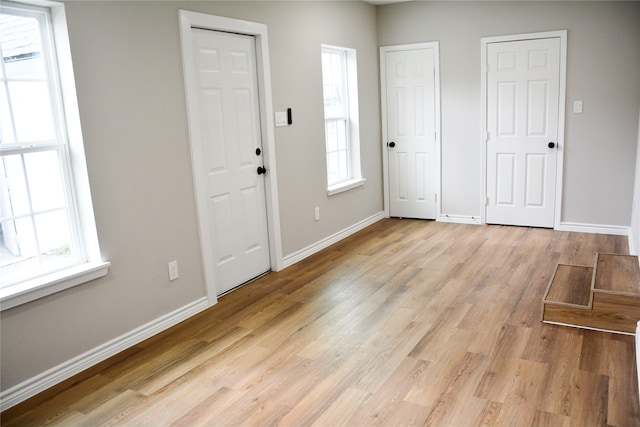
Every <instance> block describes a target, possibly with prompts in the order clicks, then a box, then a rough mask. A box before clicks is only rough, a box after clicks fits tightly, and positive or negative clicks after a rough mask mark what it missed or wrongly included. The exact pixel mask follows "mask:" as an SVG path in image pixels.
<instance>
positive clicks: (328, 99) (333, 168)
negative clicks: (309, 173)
mask: <svg viewBox="0 0 640 427" xmlns="http://www.w3.org/2000/svg"><path fill="white" fill-rule="evenodd" d="M357 86H358V85H357V69H356V52H355V50H353V49H345V48H338V47H332V46H322V88H323V95H324V132H325V143H326V155H327V186H328V192H329V195H331V194H335V193H339V192H342V191H346V190H349V189H351V188H354V187H357V186H359V185H362V183H363V182H364V181H365V180H364V179H363V178H362V174H361V172H360V138H359V132H358V95H357Z"/></svg>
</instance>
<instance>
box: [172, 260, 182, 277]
mask: <svg viewBox="0 0 640 427" xmlns="http://www.w3.org/2000/svg"><path fill="white" fill-rule="evenodd" d="M178 277H180V273H179V272H178V261H175V260H174V261H171V262H170V263H169V281H174V280H176V279H177V278H178Z"/></svg>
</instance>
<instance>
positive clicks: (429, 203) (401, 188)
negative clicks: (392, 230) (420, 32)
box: [384, 48, 438, 219]
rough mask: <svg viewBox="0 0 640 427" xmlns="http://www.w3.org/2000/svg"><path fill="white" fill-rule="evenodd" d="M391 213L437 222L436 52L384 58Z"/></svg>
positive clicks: (402, 52)
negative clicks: (435, 219) (435, 220)
mask: <svg viewBox="0 0 640 427" xmlns="http://www.w3.org/2000/svg"><path fill="white" fill-rule="evenodd" d="M385 76H386V88H385V89H386V90H385V94H384V95H385V96H386V106H387V108H386V110H387V113H386V122H387V150H388V157H387V159H388V194H389V214H390V216H392V217H403V218H420V219H434V218H435V217H436V189H437V185H436V183H437V173H438V170H437V159H436V151H437V150H436V143H437V135H436V79H435V51H434V49H433V48H424V49H423V48H420V49H412V50H397V51H388V52H386V53H385Z"/></svg>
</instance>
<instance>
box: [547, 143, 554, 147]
mask: <svg viewBox="0 0 640 427" xmlns="http://www.w3.org/2000/svg"><path fill="white" fill-rule="evenodd" d="M547 145H548V147H549V148H554V147H555V146H556V143H555V142H550V143H549V144H547Z"/></svg>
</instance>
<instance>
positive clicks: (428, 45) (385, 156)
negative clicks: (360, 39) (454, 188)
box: [380, 42, 441, 220]
mask: <svg viewBox="0 0 640 427" xmlns="http://www.w3.org/2000/svg"><path fill="white" fill-rule="evenodd" d="M419 49H433V55H434V58H433V59H434V68H435V70H434V80H435V81H434V85H435V93H434V96H435V131H436V138H435V139H436V141H435V144H436V150H435V157H436V160H435V163H436V172H435V179H436V182H435V189H436V215H435V217H436V220H438V219H439V218H440V212H441V197H440V192H441V189H440V182H441V166H440V165H441V149H440V43H439V42H425V43H411V44H403V45H394V46H383V47H381V48H380V91H381V92H380V101H381V111H382V120H381V121H382V141H381V142H382V144H381V148H382V167H383V171H382V173H383V180H384V181H383V182H384V185H383V188H384V215H385V217H387V218H389V216H390V210H389V204H390V203H389V151H388V149H387V142H389V140H388V129H387V119H386V117H387V108H388V107H387V96H386V91H387V89H386V88H387V77H386V74H387V73H386V53H387V52H394V51H402V50H419Z"/></svg>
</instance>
